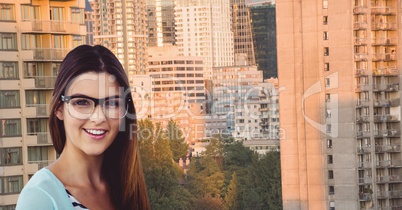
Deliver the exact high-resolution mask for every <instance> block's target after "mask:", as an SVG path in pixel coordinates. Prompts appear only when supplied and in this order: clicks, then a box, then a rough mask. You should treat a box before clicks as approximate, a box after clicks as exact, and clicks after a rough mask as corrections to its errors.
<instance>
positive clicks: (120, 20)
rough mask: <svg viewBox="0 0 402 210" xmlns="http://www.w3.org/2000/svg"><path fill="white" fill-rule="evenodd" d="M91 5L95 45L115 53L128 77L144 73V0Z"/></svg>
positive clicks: (97, 0)
mask: <svg viewBox="0 0 402 210" xmlns="http://www.w3.org/2000/svg"><path fill="white" fill-rule="evenodd" d="M89 2H90V4H91V7H92V10H93V18H92V19H93V20H94V23H93V24H94V25H93V26H94V31H93V32H94V39H95V40H94V44H100V45H103V46H105V47H107V48H109V49H110V50H111V51H113V52H114V53H115V55H116V56H117V58H118V59H119V60H120V62H121V63H122V64H123V67H124V69H125V70H126V71H127V73H128V75H129V76H131V75H136V74H145V70H146V65H147V61H146V59H147V55H146V46H147V44H148V35H147V26H146V2H145V0H116V1H115V0H107V1H102V0H89ZM130 82H132V81H130Z"/></svg>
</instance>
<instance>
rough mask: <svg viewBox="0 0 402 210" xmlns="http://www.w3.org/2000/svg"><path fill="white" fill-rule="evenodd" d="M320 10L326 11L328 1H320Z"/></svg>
mask: <svg viewBox="0 0 402 210" xmlns="http://www.w3.org/2000/svg"><path fill="white" fill-rule="evenodd" d="M322 8H323V9H328V0H323V1H322Z"/></svg>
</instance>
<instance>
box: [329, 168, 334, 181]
mask: <svg viewBox="0 0 402 210" xmlns="http://www.w3.org/2000/svg"><path fill="white" fill-rule="evenodd" d="M333 178H334V171H333V170H329V171H328V179H333Z"/></svg>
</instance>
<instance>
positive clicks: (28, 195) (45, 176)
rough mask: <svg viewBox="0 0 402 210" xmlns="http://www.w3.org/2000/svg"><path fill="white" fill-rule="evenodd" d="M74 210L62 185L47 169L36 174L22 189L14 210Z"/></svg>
mask: <svg viewBox="0 0 402 210" xmlns="http://www.w3.org/2000/svg"><path fill="white" fill-rule="evenodd" d="M32 209H41V210H74V207H73V205H72V203H71V200H70V199H69V198H68V194H67V192H66V188H65V187H64V185H63V183H61V182H60V180H59V179H57V177H56V176H55V175H54V174H53V173H52V172H51V171H50V170H49V169H47V168H42V169H41V170H39V171H38V172H36V173H35V174H34V175H33V176H32V178H31V179H30V180H29V182H28V183H27V184H26V185H25V187H24V188H23V189H22V191H21V194H20V195H19V197H18V202H17V208H16V210H32Z"/></svg>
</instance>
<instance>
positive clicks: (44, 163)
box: [28, 160, 54, 170]
mask: <svg viewBox="0 0 402 210" xmlns="http://www.w3.org/2000/svg"><path fill="white" fill-rule="evenodd" d="M53 162H54V160H39V161H28V164H37V165H38V170H40V169H42V168H44V167H47V166H49V165H50V164H52V163H53Z"/></svg>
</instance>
